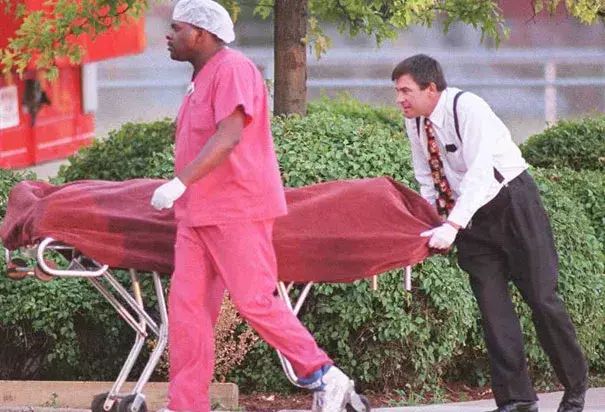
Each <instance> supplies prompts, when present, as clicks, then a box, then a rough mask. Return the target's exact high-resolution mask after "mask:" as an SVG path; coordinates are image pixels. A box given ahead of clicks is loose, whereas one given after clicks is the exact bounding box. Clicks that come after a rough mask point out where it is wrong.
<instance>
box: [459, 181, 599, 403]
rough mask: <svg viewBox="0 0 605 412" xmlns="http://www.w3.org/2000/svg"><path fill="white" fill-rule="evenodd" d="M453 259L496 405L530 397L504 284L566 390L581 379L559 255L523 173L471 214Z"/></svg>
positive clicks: (520, 340)
mask: <svg viewBox="0 0 605 412" xmlns="http://www.w3.org/2000/svg"><path fill="white" fill-rule="evenodd" d="M456 245H457V247H458V263H459V264H460V267H462V269H464V270H465V271H466V272H468V273H469V274H470V281H471V287H472V289H473V293H474V294H475V297H476V298H477V301H478V303H479V309H480V310H481V317H482V323H483V332H484V336H485V341H486V344H487V350H488V354H489V358H490V366H491V370H492V371H491V372H492V389H493V391H494V396H495V398H496V404H497V405H498V406H502V405H505V404H507V403H509V402H511V401H533V400H536V393H535V392H534V390H533V387H532V384H531V382H530V379H529V375H528V371H527V363H526V360H525V351H524V348H523V337H522V334H521V327H520V325H519V319H518V318H517V315H516V313H515V310H514V307H513V303H512V300H511V296H510V293H509V289H508V282H509V280H512V281H513V283H514V284H515V285H516V286H517V288H518V289H519V291H520V292H521V295H522V296H523V299H524V300H525V302H527V304H528V305H529V307H530V308H531V310H532V314H533V322H534V325H535V326H536V331H537V333H538V338H539V340H540V343H541V345H542V347H543V348H544V351H545V352H546V354H547V355H548V357H549V359H550V362H551V364H552V366H553V368H554V370H555V373H556V374H557V377H558V378H559V380H560V381H561V383H562V384H563V385H564V386H565V388H566V389H567V390H572V391H578V390H581V388H582V387H583V386H584V385H585V384H586V379H587V365H586V360H585V358H584V355H583V353H582V350H581V349H580V346H579V345H578V341H577V338H576V334H575V331H574V327H573V325H572V324H571V319H570V318H569V315H568V314H567V312H566V311H565V308H564V307H563V303H562V301H561V299H560V298H559V297H558V296H557V294H556V287H557V277H558V268H557V266H558V257H557V252H556V250H555V245H554V240H553V236H552V231H551V228H550V223H549V221H548V217H547V215H546V212H545V210H544V207H543V206H542V202H541V201H540V195H539V193H538V188H537V187H536V184H535V183H534V180H533V179H532V177H531V176H530V175H529V173H527V172H523V173H522V174H520V175H519V176H518V177H516V178H515V179H513V180H512V181H511V182H510V183H508V185H507V186H504V187H503V188H502V189H501V190H500V193H498V195H497V196H496V197H495V198H494V199H493V200H491V201H490V202H489V203H487V204H486V205H485V206H483V207H482V208H481V209H479V210H478V211H477V213H475V215H474V216H473V219H472V223H471V225H470V227H468V228H467V229H464V230H462V231H460V233H459V235H458V238H457V240H456Z"/></svg>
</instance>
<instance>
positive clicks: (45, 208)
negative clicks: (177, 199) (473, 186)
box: [0, 178, 439, 282]
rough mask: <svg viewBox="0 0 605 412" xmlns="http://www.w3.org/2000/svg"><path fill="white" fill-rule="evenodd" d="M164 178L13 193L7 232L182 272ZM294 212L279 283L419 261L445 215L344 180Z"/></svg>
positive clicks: (312, 189) (386, 188) (291, 198)
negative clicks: (154, 200) (162, 198)
mask: <svg viewBox="0 0 605 412" xmlns="http://www.w3.org/2000/svg"><path fill="white" fill-rule="evenodd" d="M163 182H164V181H161V180H152V179H135V180H129V181H125V182H108V181H92V180H88V181H78V182H73V183H69V184H65V185H61V186H54V185H51V184H49V183H45V182H39V181H25V182H21V183H19V184H18V185H17V186H15V187H14V188H13V190H12V191H11V193H10V196H9V201H8V209H7V214H6V217H5V219H4V221H3V222H2V227H0V237H1V238H2V240H3V242H4V245H5V247H7V248H9V249H16V248H18V247H20V246H25V245H28V244H34V243H35V242H36V241H38V240H40V239H42V238H44V237H47V236H50V237H53V238H55V239H57V240H60V241H62V242H65V243H67V244H69V245H72V246H75V247H76V248H77V249H79V250H80V251H81V252H82V253H84V254H85V255H87V256H88V257H90V258H92V259H95V260H97V261H98V262H100V263H104V264H107V265H109V266H111V267H116V268H135V269H139V270H146V271H158V272H163V273H171V272H172V268H173V265H172V260H173V244H174V238H175V222H174V215H173V213H172V211H162V212H159V211H156V210H155V209H153V208H152V207H151V206H150V205H149V199H150V198H151V195H152V193H153V191H154V190H155V189H156V188H157V187H158V186H159V185H160V184H162V183H163ZM286 197H287V202H288V211H289V214H288V215H287V216H285V217H282V218H279V219H277V221H276V224H275V229H274V244H275V250H276V253H277V260H278V266H279V268H278V269H279V278H280V279H281V280H285V281H297V282H306V281H315V282H349V281H353V280H357V279H361V278H365V277H369V276H372V275H375V274H379V273H382V272H384V271H386V270H389V269H394V268H398V267H403V266H407V265H411V264H415V263H418V262H420V261H422V260H423V259H424V258H426V257H427V256H428V255H429V254H430V251H429V249H428V247H427V239H426V238H421V237H420V236H419V234H420V233H421V232H422V231H424V230H427V229H429V228H430V227H433V226H436V225H438V224H439V217H438V216H437V215H436V213H435V212H434V211H433V209H432V208H431V207H430V206H429V205H428V204H427V203H426V202H425V201H424V200H423V199H422V198H421V197H420V196H418V195H417V194H416V193H414V192H413V191H411V190H409V189H407V188H405V187H404V186H402V185H400V184H399V183H397V182H395V181H393V180H391V179H389V178H373V179H360V180H345V181H335V182H328V183H323V184H317V185H312V186H307V187H302V188H297V189H288V190H287V191H286Z"/></svg>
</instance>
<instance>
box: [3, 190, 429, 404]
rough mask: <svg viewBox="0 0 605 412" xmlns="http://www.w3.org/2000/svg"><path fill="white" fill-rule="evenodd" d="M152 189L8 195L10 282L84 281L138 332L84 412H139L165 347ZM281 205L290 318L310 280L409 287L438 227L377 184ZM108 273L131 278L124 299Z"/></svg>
mask: <svg viewBox="0 0 605 412" xmlns="http://www.w3.org/2000/svg"><path fill="white" fill-rule="evenodd" d="M162 183H163V181H160V180H149V179H138V180H131V181H126V182H104V181H81V182H74V183H70V184H66V185H62V186H53V185H50V184H48V183H44V182H22V183H21V184H19V185H17V186H16V187H15V188H14V189H13V191H12V192H11V195H10V197H9V204H8V209H7V214H6V217H5V220H4V222H3V225H2V227H1V228H0V237H2V240H3V243H4V245H5V248H6V262H7V265H8V274H9V276H10V277H13V278H22V277H23V276H24V274H25V276H28V275H29V276H35V277H37V278H38V279H40V280H49V279H52V278H53V277H82V278H87V279H88V280H89V281H90V282H91V283H92V285H93V286H94V287H95V288H96V289H97V290H98V291H99V293H101V295H102V296H104V297H105V298H106V299H107V301H108V302H109V303H110V304H111V305H112V306H113V307H114V308H115V310H116V311H117V312H118V314H119V315H120V316H121V317H122V318H123V319H124V320H125V321H126V322H127V323H128V324H129V325H130V326H131V327H132V328H133V329H134V330H135V332H136V339H135V342H134V345H133V347H132V349H131V351H130V353H129V355H128V357H127V359H126V361H125V363H124V365H123V367H122V370H121V371H120V373H119V376H118V378H117V379H116V381H115V383H114V385H113V387H112V388H111V389H110V391H109V392H108V393H104V394H100V395H98V396H97V397H95V399H94V400H93V402H92V410H93V412H102V411H113V412H127V411H129V412H130V411H131V412H137V411H145V410H146V409H147V407H146V404H145V396H144V393H143V388H144V386H145V384H146V383H147V382H148V380H149V378H150V376H151V374H152V372H153V370H154V369H155V367H156V366H157V363H158V362H159V360H160V357H161V354H162V352H163V350H164V349H165V347H166V344H167V340H168V316H167V309H166V302H165V297H164V292H163V289H162V285H161V282H160V275H159V273H171V271H172V264H173V263H172V259H173V244H174V236H175V223H174V217H173V215H172V212H170V211H164V212H158V211H155V210H153V209H152V208H151V207H149V199H150V196H151V193H153V190H155V188H156V187H158V186H159V185H160V184H162ZM286 197H287V202H288V210H289V214H288V215H287V216H285V217H282V218H279V219H277V221H276V224H275V226H274V245H275V250H276V255H277V260H278V276H279V282H278V292H279V295H280V297H281V298H282V299H283V300H284V302H285V303H286V305H287V306H288V307H289V308H290V309H291V310H292V311H293V312H294V313H295V314H298V312H299V311H300V309H301V307H302V304H303V303H304V301H305V299H306V298H307V296H308V294H309V292H310V290H311V287H312V285H313V284H314V283H317V282H353V281H355V280H359V279H363V278H370V277H373V276H376V275H377V274H379V273H382V272H385V271H387V270H390V269H395V268H399V267H406V277H405V278H406V280H405V287H406V289H408V290H409V288H410V287H411V276H410V273H411V269H410V267H411V265H413V264H415V263H418V262H420V261H422V260H423V259H424V258H426V257H427V256H428V255H429V254H430V251H429V250H428V247H427V245H426V242H427V240H426V239H425V238H421V237H420V236H419V234H420V233H421V232H423V231H424V230H427V229H429V228H431V227H433V226H436V225H438V224H439V217H438V216H437V215H436V213H435V212H434V211H433V210H432V208H431V207H430V206H429V205H428V204H427V203H426V202H425V201H424V200H423V199H422V198H420V197H419V196H418V195H417V194H415V193H414V192H413V191H411V190H409V189H407V188H405V187H403V186H401V185H400V184H398V183H397V182H394V181H393V180H391V179H387V178H375V179H361V180H351V181H338V182H329V183H324V184H318V185H313V186H307V187H303V188H298V189H289V190H287V192H286ZM327 234H329V236H327ZM16 250H20V253H21V254H17V253H15V251H16ZM53 253H55V254H57V253H58V254H60V255H61V256H62V257H63V258H64V260H65V261H66V262H68V263H66V264H65V265H64V267H56V265H55V264H53V263H51V262H52V260H51V259H50V255H51V254H53ZM21 256H26V257H29V258H33V259H35V263H33V264H31V265H28V264H27V260H30V259H24V258H23V257H21ZM99 262H102V263H99ZM110 268H122V269H129V270H130V274H131V278H132V294H131V293H129V292H128V291H127V290H126V289H125V288H124V287H123V286H122V285H121V284H120V283H119V282H118V281H117V279H116V278H115V277H114V276H113V275H112V273H111V270H110ZM139 272H151V276H152V277H153V283H154V289H155V294H156V299H157V301H158V305H159V313H160V319H159V320H157V321H156V320H154V319H153V318H152V317H151V316H150V314H149V313H148V312H147V311H146V310H145V308H144V305H143V297H142V295H141V287H140V282H139V276H140V275H139ZM102 279H104V280H105V281H104V282H102ZM374 282H375V277H374ZM294 283H306V286H305V287H304V289H303V290H302V293H300V296H299V298H298V299H297V301H296V302H295V303H293V302H291V300H290V295H289V292H290V290H291V288H292V286H293V284H294ZM105 284H109V285H110V286H111V290H110V289H109V288H107V287H106V286H105ZM150 336H153V337H155V338H157V345H156V347H155V348H154V350H153V352H152V353H151V355H150V357H149V360H148V362H147V364H146V365H145V368H144V369H143V372H142V373H141V376H140V377H139V379H138V381H137V383H136V385H135V387H134V389H133V390H132V392H131V393H127V394H124V393H121V389H122V387H123V385H124V383H125V382H126V379H127V378H128V376H129V374H130V372H131V370H132V367H133V366H134V364H135V362H136V360H137V358H138V356H139V354H140V352H141V350H142V348H143V346H144V344H145V341H146V339H147V338H148V337H150ZM280 361H281V363H282V366H283V368H284V371H285V373H286V376H287V377H288V379H289V380H290V381H291V382H292V383H293V384H295V385H296V381H297V380H298V377H297V376H296V374H295V373H294V370H293V368H292V367H291V365H290V363H289V362H288V360H287V359H286V358H285V357H283V356H281V354H280ZM347 409H348V410H350V411H357V412H364V411H368V410H369V404H368V402H367V400H366V399H365V398H364V397H363V396H361V395H358V394H357V393H355V392H353V393H351V394H349V399H348V405H347Z"/></svg>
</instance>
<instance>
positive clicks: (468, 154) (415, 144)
mask: <svg viewBox="0 0 605 412" xmlns="http://www.w3.org/2000/svg"><path fill="white" fill-rule="evenodd" d="M459 91H460V90H459V89H456V88H453V87H448V88H447V89H445V90H444V91H443V92H442V93H441V96H440V98H439V101H438V102H437V106H435V109H434V110H433V113H431V115H430V116H429V120H430V121H431V122H432V124H433V129H434V131H435V139H436V141H437V144H438V146H439V155H440V156H441V160H442V162H443V170H444V172H445V176H446V177H447V180H448V181H449V184H450V187H451V189H452V192H453V194H454V199H455V200H456V205H455V206H454V208H453V209H452V211H451V212H450V214H449V216H448V220H450V221H452V222H454V223H456V224H458V225H460V226H462V227H466V226H467V224H468V222H469V221H470V220H471V218H472V216H473V215H474V214H475V212H476V211H477V210H478V209H479V208H481V206H483V205H485V204H486V203H488V202H489V201H490V200H492V199H493V198H494V197H496V195H497V194H498V192H499V191H500V189H501V188H502V186H504V185H506V184H507V183H508V182H510V181H511V180H512V179H514V178H515V177H517V176H518V175H519V174H520V173H522V172H523V171H524V170H525V169H527V163H526V162H525V160H524V159H523V157H522V156H521V151H520V150H519V148H518V147H517V145H516V144H515V143H514V142H513V140H512V139H511V136H510V132H509V130H508V128H507V127H506V126H505V125H504V123H502V121H501V120H500V119H499V118H498V117H497V116H496V115H495V113H494V112H493V111H492V109H491V108H490V107H489V105H488V104H487V103H486V102H485V101H484V100H483V99H482V98H480V97H479V96H477V95H475V94H473V93H470V92H465V93H464V94H462V95H460V97H459V98H458V104H457V110H456V111H457V112H458V127H459V129H460V137H461V140H460V139H459V138H458V135H457V134H456V127H455V124H454V111H453V108H454V96H455V95H456V94H457V93H458V92H459ZM405 126H406V129H407V133H408V137H409V139H410V143H411V146H412V164H413V166H414V174H415V176H416V180H418V183H420V193H421V195H422V197H423V198H424V199H426V200H427V201H428V202H429V203H431V204H432V205H435V201H436V200H437V195H438V193H437V190H436V189H435V186H434V182H433V178H432V176H431V168H430V166H429V163H428V159H429V152H428V149H427V142H426V132H425V130H424V118H421V119H420V135H419V134H418V129H417V128H416V119H414V118H412V119H406V120H405ZM446 146H447V148H448V149H449V150H448V149H446ZM494 168H496V169H497V170H498V172H499V173H500V174H501V175H502V177H503V178H504V180H503V181H502V182H498V180H497V179H496V178H495V176H494Z"/></svg>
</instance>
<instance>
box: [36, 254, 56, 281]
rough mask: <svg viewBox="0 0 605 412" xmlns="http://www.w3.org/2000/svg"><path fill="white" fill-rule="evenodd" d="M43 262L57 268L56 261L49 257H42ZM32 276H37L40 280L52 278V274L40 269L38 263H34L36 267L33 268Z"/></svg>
mask: <svg viewBox="0 0 605 412" xmlns="http://www.w3.org/2000/svg"><path fill="white" fill-rule="evenodd" d="M44 263H46V265H47V266H48V267H49V268H51V269H56V268H57V265H56V263H55V262H53V261H52V260H50V259H44ZM34 276H35V277H36V278H38V280H41V281H42V282H50V281H51V280H53V276H51V275H49V274H48V273H46V272H44V271H43V270H42V269H40V267H39V266H38V265H36V267H35V268H34Z"/></svg>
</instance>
